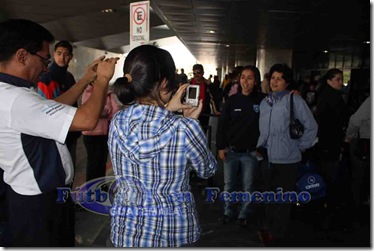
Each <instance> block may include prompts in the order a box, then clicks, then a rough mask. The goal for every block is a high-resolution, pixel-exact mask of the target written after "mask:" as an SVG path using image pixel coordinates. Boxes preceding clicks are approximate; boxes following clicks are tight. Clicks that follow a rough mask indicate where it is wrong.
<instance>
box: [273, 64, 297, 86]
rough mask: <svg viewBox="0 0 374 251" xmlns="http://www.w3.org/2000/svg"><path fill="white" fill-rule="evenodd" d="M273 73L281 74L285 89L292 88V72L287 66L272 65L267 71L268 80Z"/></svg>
mask: <svg viewBox="0 0 374 251" xmlns="http://www.w3.org/2000/svg"><path fill="white" fill-rule="evenodd" d="M274 72H280V73H282V78H283V79H284V80H285V81H286V84H288V86H287V89H289V90H290V89H292V88H294V79H293V71H292V69H291V68H290V67H289V66H288V65H287V64H274V65H273V66H272V67H271V68H270V71H269V75H270V79H271V76H272V75H273V73H274Z"/></svg>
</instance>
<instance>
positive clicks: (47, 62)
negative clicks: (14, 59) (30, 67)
mask: <svg viewBox="0 0 374 251" xmlns="http://www.w3.org/2000/svg"><path fill="white" fill-rule="evenodd" d="M28 52H29V53H30V54H31V55H35V56H38V57H39V58H40V60H42V63H43V64H44V65H45V66H48V65H49V64H50V63H51V62H52V61H51V59H49V58H45V57H42V56H40V55H39V54H37V53H36V52H31V51H28Z"/></svg>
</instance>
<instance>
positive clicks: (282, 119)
mask: <svg viewBox="0 0 374 251" xmlns="http://www.w3.org/2000/svg"><path fill="white" fill-rule="evenodd" d="M53 42H54V36H53V35H52V34H51V33H50V32H49V31H48V30H46V29H45V28H44V27H42V26H40V25H39V24H37V23H34V22H32V21H28V20H22V19H15V20H8V21H4V22H2V23H0V89H1V90H2V91H1V92H0V96H1V98H0V100H1V102H3V110H2V120H1V123H0V131H1V133H2V135H3V136H2V137H1V138H0V167H1V169H2V170H3V172H4V173H3V181H4V182H5V184H6V208H7V210H6V214H7V225H6V230H5V237H6V243H5V245H6V246H14V247H24V246H27V247H43V246H53V247H62V246H74V205H73V203H72V202H71V198H69V199H68V201H67V203H57V196H58V191H57V188H59V187H68V188H71V186H72V181H73V179H74V165H75V151H76V150H75V148H76V142H77V138H78V137H79V136H80V132H82V131H83V135H84V136H83V137H84V144H85V146H86V150H87V157H88V159H87V166H86V169H87V177H86V178H87V181H88V180H91V179H95V178H99V177H102V176H105V170H106V169H105V168H106V160H107V157H108V153H109V157H110V161H111V164H112V168H113V173H114V175H115V177H116V185H117V188H116V190H115V191H114V198H113V202H112V207H111V210H110V217H111V232H110V241H111V245H113V246H114V247H181V246H190V245H194V243H196V242H197V241H198V239H199V237H200V232H201V227H200V224H199V219H198V212H197V210H196V205H195V200H194V197H193V196H194V195H193V194H192V192H191V186H190V182H191V180H190V179H191V177H192V175H195V176H196V177H199V178H202V179H207V180H208V181H210V182H211V181H212V177H213V176H214V174H215V172H216V171H217V168H218V162H217V160H220V161H222V163H223V172H224V180H223V183H224V191H225V192H227V193H228V194H230V193H233V192H234V191H237V189H239V190H241V191H242V192H248V193H252V192H254V191H255V189H259V190H260V191H272V192H274V193H278V192H279V191H280V190H281V191H282V192H283V193H284V192H289V191H290V192H291V191H293V190H294V189H295V184H296V182H297V178H298V174H299V170H300V167H301V165H302V164H303V163H305V161H306V160H308V161H313V162H315V164H316V165H317V166H318V168H317V169H318V172H320V174H321V175H322V177H323V178H324V179H325V181H326V184H327V200H326V205H327V206H328V209H329V210H330V212H329V213H330V215H333V212H334V210H335V209H336V208H337V207H338V206H341V201H340V200H339V186H338V185H337V182H338V181H339V178H340V176H339V174H340V173H341V170H342V155H343V154H347V152H349V153H348V154H350V159H351V160H352V162H351V166H352V177H351V178H352V183H351V189H350V191H351V193H352V201H353V202H352V203H353V205H354V210H355V211H354V213H357V212H359V210H360V206H361V205H362V204H363V203H364V202H365V201H366V200H367V196H366V195H367V194H368V193H369V192H368V191H365V188H367V186H366V185H365V182H367V180H366V179H365V176H366V174H367V172H368V171H369V167H370V164H369V162H368V160H367V158H368V157H367V156H366V157H365V158H366V159H365V158H364V157H362V156H361V155H360V156H359V155H357V151H355V148H356V147H357V146H358V145H361V141H362V139H366V140H367V139H370V102H369V101H370V99H369V98H368V99H367V100H366V101H365V102H364V103H363V104H362V106H361V107H360V108H359V109H358V110H357V111H353V110H352V109H350V108H349V106H348V105H347V104H346V102H345V101H344V99H343V98H342V95H341V92H340V91H341V89H342V84H343V73H342V71H341V70H339V69H329V70H328V71H327V72H326V74H325V75H324V76H323V78H322V79H321V81H320V83H319V84H320V85H319V87H318V88H316V86H312V85H311V86H308V88H307V89H306V91H305V90H304V89H299V90H297V89H296V88H295V85H294V75H293V70H292V69H291V68H290V67H289V66H288V65H287V64H282V63H276V64H274V65H273V66H272V67H271V68H270V69H269V72H268V73H266V74H264V76H266V78H265V79H263V80H261V73H260V71H259V70H258V68H257V67H255V66H253V65H245V66H237V67H235V69H234V70H233V72H232V73H229V74H228V75H227V76H225V78H224V79H223V81H222V84H221V83H220V81H219V79H218V77H217V76H214V77H213V76H211V77H210V78H208V79H206V78H204V67H203V65H201V64H195V65H194V66H193V68H192V71H193V78H191V79H188V78H187V76H186V75H185V74H184V70H183V71H182V74H184V75H180V76H178V78H176V74H175V72H176V67H175V64H174V61H173V58H172V56H171V55H170V53H169V52H168V51H166V50H163V49H160V48H158V47H156V46H154V45H142V46H138V47H136V48H134V49H133V50H131V51H130V53H129V54H128V56H127V57H126V59H125V62H124V65H123V77H120V78H118V79H116V80H115V82H114V84H113V86H112V88H111V90H108V88H109V82H110V80H111V78H112V76H113V74H114V68H115V65H116V63H117V61H118V58H105V57H104V56H102V57H100V58H98V59H96V60H94V61H93V62H92V64H90V65H89V66H88V67H87V70H86V73H85V75H84V77H83V78H82V79H81V80H79V81H78V82H77V81H76V80H75V78H74V77H73V75H72V74H71V73H69V72H68V71H67V68H68V65H69V62H70V60H71V59H72V57H73V48H72V46H71V44H70V43H69V42H67V41H60V42H59V43H57V44H56V45H55V47H54V53H53V62H52V64H51V65H50V66H49V64H50V63H51V60H50V58H51V55H50V52H49V46H50V44H51V43H53ZM40 76H41V78H39V77H40ZM190 85H198V86H199V87H200V93H199V95H200V96H199V103H198V106H196V107H195V106H191V105H187V104H185V103H184V102H183V96H184V95H185V92H186V89H187V87H188V86H190ZM32 86H36V92H35V91H33V90H32V89H31V87H32ZM81 95H83V100H82V104H81V105H80V106H78V105H77V100H78V98H79V97H80V96H81ZM117 99H118V100H119V101H120V102H121V103H122V104H124V105H125V108H124V109H120V105H119V103H118V102H117ZM291 99H292V100H293V103H291V102H290V100H291ZM291 106H292V107H293V113H294V116H295V118H297V119H298V121H300V122H301V124H302V126H303V133H302V135H301V136H300V137H299V138H297V139H295V138H292V137H291V136H290V121H291V119H290V117H291V114H290V109H291ZM180 111H181V113H180ZM212 115H213V116H216V117H218V118H219V119H218V121H219V122H218V128H217V134H216V135H215V137H216V143H217V151H218V156H217V158H216V156H214V154H213V153H212V151H211V149H210V147H209V144H208V139H207V136H206V132H207V129H208V128H209V117H210V116H212ZM73 134H74V136H73ZM69 135H72V136H71V137H72V139H71V140H69V138H70V136H69ZM369 145H370V144H369ZM349 146H350V150H349V151H347V149H348V148H349ZM69 151H70V152H69ZM258 172H259V173H260V174H261V175H260V176H261V177H262V182H263V183H262V186H261V187H256V184H258V182H256V180H255V179H256V178H255V177H256V173H258ZM210 186H212V184H210ZM234 203H236V201H231V200H229V201H225V202H224V205H223V210H222V219H221V221H222V223H223V224H229V223H230V222H233V221H236V222H237V223H238V224H239V226H242V227H243V226H246V225H247V224H250V222H248V218H249V217H250V215H251V214H252V210H253V208H252V207H251V204H250V203H249V202H248V201H244V202H242V203H241V205H240V207H239V208H238V212H236V210H235V207H234ZM290 209H291V204H290V203H275V204H271V203H270V204H268V205H266V206H265V216H264V220H263V224H262V225H261V228H260V229H259V235H260V238H261V239H262V240H264V242H267V243H268V242H271V243H279V242H281V241H282V240H283V239H284V238H285V233H286V230H287V226H288V223H289V218H290ZM134 210H135V211H134ZM130 212H131V215H130ZM134 212H135V214H134Z"/></svg>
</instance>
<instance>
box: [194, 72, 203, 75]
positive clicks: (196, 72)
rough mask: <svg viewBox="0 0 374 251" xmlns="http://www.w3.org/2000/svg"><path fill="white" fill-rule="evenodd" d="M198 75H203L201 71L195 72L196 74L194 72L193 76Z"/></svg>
mask: <svg viewBox="0 0 374 251" xmlns="http://www.w3.org/2000/svg"><path fill="white" fill-rule="evenodd" d="M196 74H199V75H201V71H194V72H193V75H196Z"/></svg>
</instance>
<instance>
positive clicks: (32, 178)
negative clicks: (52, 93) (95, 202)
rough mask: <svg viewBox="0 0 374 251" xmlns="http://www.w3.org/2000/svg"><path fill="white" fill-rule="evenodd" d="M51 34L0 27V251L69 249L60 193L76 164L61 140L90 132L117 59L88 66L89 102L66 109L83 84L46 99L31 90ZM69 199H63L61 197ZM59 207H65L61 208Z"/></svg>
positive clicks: (70, 236) (68, 216)
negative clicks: (0, 222)
mask: <svg viewBox="0 0 374 251" xmlns="http://www.w3.org/2000/svg"><path fill="white" fill-rule="evenodd" d="M53 41H54V36H53V35H52V34H51V33H50V32H49V31H48V30H47V29H45V28H44V27H43V26H41V25H39V24H37V23H35V22H32V21H30V20H25V19H10V20H7V21H4V22H1V23H0V102H1V104H0V106H1V107H2V109H1V112H0V113H1V114H0V116H1V120H0V134H1V137H0V167H1V169H2V170H3V171H4V175H3V181H4V182H5V183H6V184H7V188H6V204H7V205H6V208H7V211H6V214H7V221H8V222H7V225H6V226H7V227H6V229H5V230H4V235H3V236H4V238H6V240H5V243H6V246H13V247H62V246H74V244H75V236H74V235H75V231H74V220H75V219H74V206H73V204H72V203H71V198H70V196H69V197H68V198H66V197H65V196H64V197H63V198H61V196H59V192H58V191H59V190H58V188H70V187H71V184H72V182H73V177H74V166H73V163H72V159H71V156H70V154H69V151H68V148H67V147H66V144H65V141H66V136H67V134H68V132H69V131H81V130H92V129H94V128H95V126H96V124H97V121H98V120H99V118H100V115H101V111H102V109H103V107H104V100H105V97H106V93H107V90H108V85H109V81H110V79H111V78H112V76H113V74H114V69H115V64H116V62H117V60H118V58H108V59H104V57H100V58H98V59H97V60H95V61H94V62H93V63H92V64H91V65H90V66H89V71H90V74H89V75H90V81H93V84H94V86H95V88H94V91H93V93H92V95H91V96H90V98H89V100H88V101H87V102H86V103H85V104H83V105H82V106H80V107H79V108H76V107H73V106H72V105H73V104H74V103H75V102H76V101H77V99H78V98H79V96H80V95H81V94H82V92H83V91H84V89H85V88H86V86H87V84H88V82H89V81H80V82H78V83H77V84H75V85H74V86H73V87H71V88H70V89H69V90H67V91H66V92H65V93H63V94H62V95H60V96H58V97H57V98H55V100H49V99H45V98H43V97H41V96H40V95H38V94H37V93H36V92H35V91H34V90H31V89H30V88H31V87H32V86H33V85H34V84H36V83H37V82H38V80H39V78H40V75H41V74H42V73H44V72H46V71H47V70H48V61H49V58H50V51H49V45H50V43H52V42H53ZM66 196H67V195H66ZM61 202H65V203H61Z"/></svg>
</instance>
